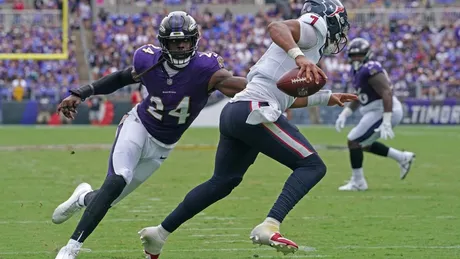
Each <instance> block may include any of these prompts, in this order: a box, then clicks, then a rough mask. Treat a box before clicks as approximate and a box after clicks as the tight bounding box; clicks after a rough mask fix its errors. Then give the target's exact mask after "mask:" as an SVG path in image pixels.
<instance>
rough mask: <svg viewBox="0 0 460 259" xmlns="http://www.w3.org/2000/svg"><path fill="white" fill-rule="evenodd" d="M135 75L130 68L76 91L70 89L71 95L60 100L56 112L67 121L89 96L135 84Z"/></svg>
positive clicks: (107, 92) (108, 92) (111, 91)
mask: <svg viewBox="0 0 460 259" xmlns="http://www.w3.org/2000/svg"><path fill="white" fill-rule="evenodd" d="M135 78H136V74H135V72H134V69H133V68H132V67H128V68H126V69H124V70H121V71H117V72H114V73H112V74H110V75H107V76H104V77H102V78H101V79H99V80H96V81H94V82H93V83H91V84H89V85H84V86H82V87H79V88H77V89H71V90H70V93H71V95H70V96H68V97H67V98H65V99H64V100H62V102H61V103H60V104H59V105H58V109H57V110H58V112H62V113H63V114H64V116H66V117H67V118H69V119H73V118H74V114H76V113H77V111H76V108H77V106H78V105H79V104H80V103H81V102H82V101H83V100H85V99H86V98H88V97H90V96H91V95H100V94H110V93H113V92H115V91H116V90H118V89H120V88H123V87H125V86H127V85H130V84H134V83H136V82H137V80H136V79H135Z"/></svg>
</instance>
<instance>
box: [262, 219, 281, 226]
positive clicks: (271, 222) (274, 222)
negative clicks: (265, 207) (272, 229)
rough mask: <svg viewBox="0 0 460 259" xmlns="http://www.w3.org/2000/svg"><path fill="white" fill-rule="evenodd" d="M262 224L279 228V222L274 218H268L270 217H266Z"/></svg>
mask: <svg viewBox="0 0 460 259" xmlns="http://www.w3.org/2000/svg"><path fill="white" fill-rule="evenodd" d="M264 223H268V224H270V225H274V226H276V227H278V228H279V227H280V224H281V223H280V222H279V221H278V220H276V219H274V218H270V217H267V218H266V219H265V220H264Z"/></svg>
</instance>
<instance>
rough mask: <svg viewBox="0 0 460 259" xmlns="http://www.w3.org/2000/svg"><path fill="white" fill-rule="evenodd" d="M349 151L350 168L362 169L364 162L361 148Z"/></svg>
mask: <svg viewBox="0 0 460 259" xmlns="http://www.w3.org/2000/svg"><path fill="white" fill-rule="evenodd" d="M349 151H350V162H351V168H362V167H363V160H364V155H363V150H362V149H361V148H352V149H349Z"/></svg>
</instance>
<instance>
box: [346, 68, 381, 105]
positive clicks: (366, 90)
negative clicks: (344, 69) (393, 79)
mask: <svg viewBox="0 0 460 259" xmlns="http://www.w3.org/2000/svg"><path fill="white" fill-rule="evenodd" d="M378 73H385V75H387V72H386V71H385V69H383V67H382V65H381V64H380V63H379V62H377V61H369V62H367V63H365V64H363V65H362V66H361V67H360V68H359V69H358V71H357V72H356V73H354V75H353V87H354V88H355V89H356V92H357V94H358V97H359V102H360V103H361V105H363V106H365V105H367V104H369V103H371V102H373V101H375V100H379V99H382V97H381V96H380V95H379V94H378V93H377V92H376V91H375V90H374V88H373V87H372V86H371V85H370V84H369V79H370V78H371V77H373V76H374V75H376V74H378ZM387 77H388V75H387Z"/></svg>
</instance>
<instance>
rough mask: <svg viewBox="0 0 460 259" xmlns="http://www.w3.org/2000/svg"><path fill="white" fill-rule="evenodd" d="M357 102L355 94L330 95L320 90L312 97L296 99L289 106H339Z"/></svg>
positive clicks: (329, 92)
mask: <svg viewBox="0 0 460 259" xmlns="http://www.w3.org/2000/svg"><path fill="white" fill-rule="evenodd" d="M355 100H358V96H357V95H356V94H347V93H331V91H328V90H321V91H319V92H318V93H316V94H314V95H310V96H308V97H301V98H297V99H296V100H295V101H294V103H293V104H292V105H291V108H303V107H307V106H335V105H338V106H341V107H343V106H344V105H345V103H347V102H352V101H355Z"/></svg>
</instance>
